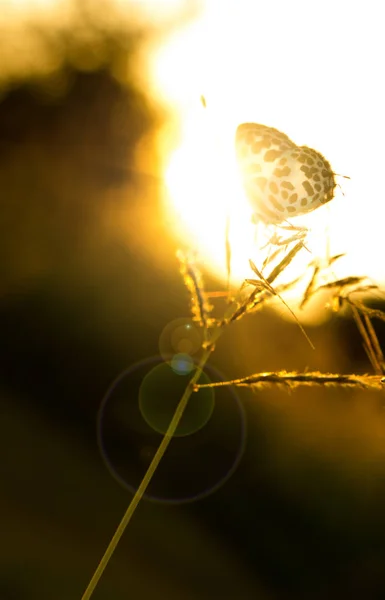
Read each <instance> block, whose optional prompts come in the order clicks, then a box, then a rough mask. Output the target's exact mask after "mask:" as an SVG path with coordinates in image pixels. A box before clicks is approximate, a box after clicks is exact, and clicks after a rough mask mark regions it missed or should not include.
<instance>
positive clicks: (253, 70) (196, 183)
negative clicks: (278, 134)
mask: <svg viewBox="0 0 385 600" xmlns="http://www.w3.org/2000/svg"><path fill="white" fill-rule="evenodd" d="M327 6H328V1H327V0H326V5H325V6H324V5H323V10H322V11H319V12H317V19H316V20H314V19H310V20H309V12H308V4H307V2H304V1H303V0H294V1H293V2H290V3H287V2H279V1H277V2H271V3H265V4H264V5H263V6H262V5H261V4H260V3H258V2H248V1H246V0H239V1H238V2H237V3H227V2H221V3H216V2H210V1H207V2H205V3H204V9H203V11H202V13H201V15H200V17H199V18H198V19H197V20H196V21H195V22H194V23H192V24H191V25H189V26H188V27H185V28H184V29H183V31H180V32H178V34H177V35H174V36H173V37H172V38H171V39H170V40H169V41H168V42H167V44H165V45H164V46H163V47H162V48H161V49H160V50H159V52H158V54H157V55H156V56H155V58H154V61H153V65H152V73H153V78H154V87H155V88H156V89H157V90H158V91H159V92H160V96H161V98H163V99H165V100H166V102H167V103H168V105H169V106H170V107H171V108H172V110H173V114H174V115H175V119H176V121H177V122H178V123H179V124H180V126H181V138H180V140H179V143H178V144H177V143H175V146H176V148H174V151H173V152H172V153H171V156H170V160H169V162H168V165H167V167H166V169H165V178H166V183H167V187H168V190H169V202H168V205H167V210H168V212H169V216H170V222H171V223H172V225H173V227H174V233H175V236H176V238H178V239H179V241H180V242H181V243H184V244H185V245H189V246H190V247H192V248H194V249H196V250H197V251H198V254H199V255H200V257H201V258H203V262H204V264H205V266H206V268H208V269H209V270H211V272H212V273H214V274H216V275H217V276H218V278H219V279H220V280H221V281H222V283H223V282H224V281H225V277H226V267H225V228H226V218H227V216H228V215H229V216H230V241H231V248H232V271H233V280H234V283H239V282H240V281H242V280H243V279H244V277H249V276H250V271H249V268H248V259H249V258H252V259H253V260H254V262H255V263H256V264H257V265H260V264H261V263H260V262H259V257H261V254H260V252H259V251H258V247H259V246H260V243H257V244H255V235H256V231H255V227H254V226H253V225H252V224H251V222H250V216H251V209H250V206H249V205H248V202H247V199H246V198H245V195H244V193H243V191H242V189H241V186H240V182H239V178H238V173H237V169H236V163H235V154H234V135H235V130H236V127H237V125H239V124H240V123H242V122H247V121H251V122H257V123H263V124H266V125H268V126H271V127H275V128H277V129H279V130H280V131H282V132H284V133H286V134H287V135H288V136H289V137H290V138H291V139H292V140H293V141H294V142H295V143H296V144H298V145H307V146H309V147H311V148H314V149H315V150H317V151H319V152H320V153H321V154H323V155H324V156H325V158H326V159H327V160H328V161H329V162H330V163H331V165H332V168H333V169H334V170H335V171H336V172H337V173H341V174H344V175H348V176H350V177H351V181H347V180H345V179H338V178H337V181H338V182H339V183H340V186H341V187H340V188H339V187H337V189H336V197H335V198H334V199H333V200H332V201H331V202H330V203H329V204H328V205H326V206H324V207H321V208H319V209H317V210H316V211H314V212H313V213H310V214H309V215H306V216H303V217H298V218H295V219H291V220H290V221H291V223H292V224H293V225H296V226H298V225H303V226H306V227H308V228H309V229H311V233H310V234H309V236H308V238H307V247H308V248H309V250H310V252H311V254H308V253H306V252H302V253H301V258H300V257H298V260H297V261H296V264H293V266H290V267H289V268H288V269H287V270H286V271H285V279H286V278H291V277H294V276H295V275H298V273H299V272H301V271H303V270H304V267H305V265H306V264H307V263H308V262H309V261H310V260H311V259H312V258H315V257H317V256H318V257H325V256H326V253H327V252H330V253H331V254H332V255H333V254H340V253H344V252H346V253H347V257H346V258H344V259H342V260H341V261H338V262H337V263H336V264H335V268H334V271H335V274H336V276H338V277H344V276H348V275H362V274H367V275H369V276H370V277H372V278H373V279H375V280H377V281H381V280H382V281H383V280H384V273H383V266H382V264H381V262H382V261H381V258H379V253H378V250H377V247H376V242H375V241H374V240H375V239H376V238H378V236H379V237H380V239H381V238H382V233H381V225H380V222H381V221H382V220H381V219H377V218H374V219H373V216H375V215H376V213H377V212H378V206H379V204H378V203H379V202H381V203H382V205H384V203H385V199H384V198H381V199H380V198H379V197H378V189H379V187H378V181H376V177H377V174H378V173H381V172H382V170H383V169H382V167H381V165H380V163H381V162H382V159H381V156H382V143H381V141H380V140H382V139H385V126H384V121H383V119H382V116H379V115H382V109H381V102H382V101H383V100H384V97H383V96H384V95H383V92H381V89H380V86H379V82H377V78H375V77H374V78H373V79H372V80H371V81H372V84H371V85H373V87H374V88H375V89H377V88H378V89H377V95H374V96H373V95H372V94H371V100H370V102H371V105H370V107H368V106H367V101H368V100H367V98H366V100H365V86H361V85H358V81H359V78H361V80H362V81H363V82H365V80H366V79H367V68H368V65H370V69H371V71H373V69H375V68H378V72H380V71H381V68H382V67H381V65H380V59H379V57H380V56H381V54H380V53H379V49H378V48H377V46H379V45H381V46H382V48H383V51H385V43H384V41H383V38H382V34H381V30H380V27H379V25H377V24H376V23H377V21H375V20H373V19H372V17H373V15H372V16H371V17H370V19H369V15H367V14H366V13H365V14H363V13H362V11H360V10H358V8H357V7H353V6H352V5H351V3H348V2H341V3H340V4H338V5H336V4H335V3H333V4H332V3H330V10H329V9H328V8H327ZM331 14H332V15H333V17H332V19H331ZM347 14H348V15H349V23H350V25H349V27H348V28H347V27H346V15H347ZM366 19H369V20H370V23H371V26H370V28H369V29H368V31H369V30H370V32H371V33H370V40H369V38H368V39H367V42H368V44H369V45H365V44H363V45H362V44H361V45H360V46H359V48H358V46H357V44H356V42H355V40H356V35H358V32H360V36H362V35H364V33H365V32H364V22H365V20H366ZM352 22H353V23H354V30H355V31H356V34H355V35H354V36H353V35H352V33H351V32H352V29H351V24H352ZM325 32H328V34H327V39H326V37H325ZM380 34H381V35H380ZM364 37H365V36H364ZM337 38H338V45H337V46H336V44H335V43H334V42H333V40H335V39H337ZM381 40H382V41H381ZM369 42H370V43H369ZM372 46H375V47H376V48H377V50H376V52H375V53H374V52H372V50H373V48H372ZM341 48H344V51H343V56H342V53H341ZM371 48H372V49H371ZM365 53H366V55H365ZM342 58H343V60H342ZM376 61H377V63H378V64H377V67H375V64H374V63H375V62H376ZM346 70H347V71H348V72H351V73H354V77H350V78H349V77H347V76H345V75H344V73H345V71H346ZM349 70H350V71H349ZM201 94H203V95H204V96H205V98H206V100H207V109H205V108H203V106H202V104H201V102H200V96H201ZM380 97H382V101H381V102H380ZM365 107H366V108H365ZM376 111H377V113H376ZM369 112H370V114H369ZM375 114H377V119H376V117H375ZM368 121H374V122H373V127H372V128H371V129H370V127H369V128H368ZM379 129H381V133H379ZM369 146H370V152H369V151H368V147H369ZM168 150H169V147H168V148H167V151H168ZM382 195H383V194H382ZM257 233H258V235H259V236H261V230H260V229H258V232H257ZM272 233H273V231H270V234H272ZM265 236H266V233H264V232H263V231H262V238H263V237H265ZM260 239H261V238H260V237H259V240H258V242H259V241H260ZM301 260H302V263H301ZM300 263H301V264H300Z"/></svg>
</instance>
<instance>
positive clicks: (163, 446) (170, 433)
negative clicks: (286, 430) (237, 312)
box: [82, 346, 213, 600]
mask: <svg viewBox="0 0 385 600" xmlns="http://www.w3.org/2000/svg"><path fill="white" fill-rule="evenodd" d="M212 348H213V347H212V346H210V347H209V348H207V349H206V350H205V351H204V353H203V355H202V357H201V360H200V361H199V364H198V366H197V368H196V371H195V373H194V375H193V376H192V378H191V380H190V382H189V384H188V385H187V387H186V389H185V391H184V394H183V396H182V398H181V399H180V402H179V404H178V406H177V408H176V410H175V413H174V415H173V417H172V419H171V422H170V425H169V426H168V429H167V431H166V433H165V435H164V437H163V439H162V441H161V443H160V445H159V447H158V450H157V451H156V453H155V455H154V458H153V459H152V461H151V464H150V466H149V467H148V469H147V471H146V473H145V475H144V477H143V479H142V481H141V483H140V485H139V487H138V489H137V490H136V492H135V495H134V497H133V498H132V500H131V502H130V504H129V505H128V508H127V510H126V512H125V514H124V515H123V518H122V520H121V521H120V523H119V525H118V527H117V529H116V531H115V533H114V535H113V536H112V539H111V541H110V543H109V544H108V546H107V549H106V551H105V553H104V555H103V556H102V558H101V560H100V562H99V564H98V566H97V568H96V570H95V573H94V574H93V576H92V578H91V580H90V582H89V584H88V586H87V588H86V590H85V592H84V594H83V596H82V600H89V599H90V598H91V596H92V594H93V592H94V590H95V588H96V586H97V584H98V582H99V580H100V578H101V576H102V574H103V572H104V570H105V568H106V566H107V565H108V563H109V561H110V559H111V557H112V555H113V553H114V551H115V549H116V547H117V545H118V543H119V540H120V538H121V537H122V535H123V533H124V531H125V529H126V527H127V525H128V524H129V522H130V520H131V518H132V516H133V514H134V512H135V510H136V507H137V506H138V504H139V502H140V501H141V499H142V498H143V495H144V493H145V492H146V489H147V487H148V485H149V484H150V482H151V479H152V477H153V475H154V473H155V471H156V469H157V468H158V466H159V463H160V461H161V460H162V458H163V456H164V454H165V452H166V450H167V448H168V446H169V444H170V442H171V440H172V438H173V437H174V434H175V431H176V429H177V427H178V425H179V422H180V420H181V418H182V416H183V413H184V411H185V408H186V406H187V403H188V401H189V399H190V396H191V394H192V392H193V391H194V386H195V385H196V383H197V381H198V380H199V377H200V376H201V374H202V372H203V369H204V367H205V365H206V363H207V361H208V359H209V357H210V354H211V352H212Z"/></svg>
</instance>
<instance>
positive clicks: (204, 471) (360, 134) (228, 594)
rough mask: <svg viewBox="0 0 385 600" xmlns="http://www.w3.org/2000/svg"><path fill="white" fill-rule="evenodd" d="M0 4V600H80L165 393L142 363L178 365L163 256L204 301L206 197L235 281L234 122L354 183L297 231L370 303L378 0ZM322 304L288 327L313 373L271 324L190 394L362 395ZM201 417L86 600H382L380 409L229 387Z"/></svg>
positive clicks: (377, 250) (226, 341) (380, 404)
mask: <svg viewBox="0 0 385 600" xmlns="http://www.w3.org/2000/svg"><path fill="white" fill-rule="evenodd" d="M342 5H344V10H342ZM0 6H1V11H0V64H1V69H0V207H1V213H0V247H1V267H0V268H1V295H0V319H1V334H2V335H1V340H2V343H1V353H2V356H1V362H0V397H1V418H0V428H1V435H0V440H1V463H0V464H1V470H2V486H1V494H0V506H1V515H2V520H1V528H0V531H1V545H0V552H1V561H0V600H27V599H33V598H39V600H69V599H71V600H72V599H74V600H76V599H80V598H81V596H82V593H83V592H84V590H85V588H86V585H87V583H88V581H89V579H90V577H91V575H92V573H93V571H94V570H95V568H96V566H97V563H98V561H99V560H100V558H101V556H102V554H103V552H104V550H105V548H106V546H107V544H108V542H109V540H110V538H111V536H112V534H113V532H114V530H115V528H116V526H117V525H118V523H119V521H120V519H121V517H122V515H123V513H124V511H125V509H126V507H127V505H128V503H129V501H130V499H131V497H132V491H133V490H134V489H135V488H136V487H137V485H138V483H139V481H140V478H141V477H142V475H143V474H144V472H145V470H146V467H147V466H148V464H149V462H150V460H151V457H152V456H153V454H154V451H155V450H156V448H157V446H158V445H159V442H160V439H161V433H159V431H156V427H155V429H154V427H152V426H151V423H152V421H151V416H152V415H151V414H150V413H151V411H153V415H155V417H156V409H155V404H154V403H155V401H156V399H157V398H156V390H159V398H160V399H161V400H163V399H164V400H166V399H167V398H169V397H170V396H172V394H173V386H174V384H175V381H176V379H178V376H175V377H176V379H175V380H173V382H172V383H171V384H169V383H167V384H166V383H165V382H164V380H163V379H161V377H160V374H159V369H158V367H159V366H160V365H161V364H162V357H163V356H165V355H167V354H169V353H170V352H171V351H172V352H173V351H177V350H181V351H186V348H188V349H189V350H190V351H191V353H193V352H194V351H195V350H196V349H197V345H198V346H199V335H200V332H199V330H197V329H195V327H194V325H193V324H192V323H191V321H190V320H189V317H190V312H189V296H188V293H187V291H186V290H185V288H184V285H183V280H182V278H181V276H180V274H179V267H178V262H177V259H176V251H177V250H178V248H179V247H180V246H181V245H182V246H183V247H184V248H187V249H193V250H197V251H198V254H199V257H200V260H201V262H202V264H203V267H204V275H205V282H206V285H207V288H208V289H209V290H212V291H216V290H224V289H225V280H224V278H223V274H224V273H225V244H224V223H225V220H226V216H227V213H226V211H225V210H223V206H226V207H227V208H228V207H229V206H230V204H229V202H230V200H229V199H228V198H225V194H226V190H231V192H232V193H233V196H231V197H232V198H234V202H235V204H234V205H231V206H233V210H234V206H236V207H238V209H239V210H238V211H235V212H237V214H241V216H242V219H243V221H240V222H239V223H237V221H236V218H237V214H236V215H235V217H234V219H235V221H236V225H235V226H234V229H233V232H234V237H233V238H232V239H231V243H232V249H233V255H234V260H235V261H236V263H235V264H234V268H235V269H236V270H235V272H234V277H235V279H239V280H241V279H242V277H244V276H245V275H246V276H250V273H249V272H248V270H247V269H248V266H247V259H248V258H250V257H251V256H250V254H247V252H249V251H250V246H248V245H247V244H246V250H244V249H243V250H242V252H243V254H242V252H239V253H238V248H240V247H242V248H243V246H242V240H243V238H245V237H247V236H249V237H250V238H252V236H253V231H252V228H251V227H250V226H249V214H248V213H247V210H246V209H243V208H242V209H241V208H240V207H241V205H242V202H243V200H240V196H237V193H239V190H238V191H237V190H236V187H234V186H236V183H234V181H235V180H234V179H233V178H232V166H231V164H232V163H231V151H232V145H231V144H232V140H233V134H234V131H235V127H236V126H237V124H239V123H240V122H242V121H247V120H252V121H256V122H264V123H266V124H268V125H271V126H274V127H277V128H279V129H282V130H284V131H286V132H287V133H288V134H289V135H290V136H294V137H295V136H298V143H301V144H302V143H304V144H305V143H307V144H309V145H310V146H315V147H316V148H317V149H319V150H320V151H321V152H324V153H325V155H326V156H327V158H330V160H331V161H332V164H333V165H334V164H335V165H336V167H335V168H336V170H337V169H338V172H341V173H343V174H346V175H349V176H351V177H352V182H351V184H350V183H349V186H350V187H349V186H348V185H347V184H346V186H347V187H344V186H345V184H343V183H341V188H342V192H343V193H340V194H339V198H337V199H336V208H335V209H334V207H331V208H330V211H329V209H328V210H325V211H324V212H322V213H321V214H322V215H323V216H322V217H321V216H319V217H317V218H315V217H314V216H313V215H312V216H311V217H309V218H312V219H313V221H311V225H314V227H315V229H316V230H317V226H318V233H319V231H325V228H326V227H327V228H328V231H329V232H331V233H330V235H331V238H330V243H331V245H332V250H333V251H341V250H342V251H347V253H348V256H347V259H346V261H345V263H343V268H342V271H341V273H342V274H343V275H346V274H351V275H365V274H368V275H370V276H371V277H372V278H377V281H378V282H379V283H381V279H382V277H383V262H382V246H381V244H380V241H381V240H380V238H379V234H380V232H378V235H377V233H376V227H379V225H380V223H381V219H379V218H378V215H379V214H380V213H379V212H378V206H379V205H380V204H379V203H380V202H382V195H381V194H382V193H381V191H379V190H381V188H380V187H379V186H378V181H377V179H376V177H377V175H378V177H380V175H381V171H380V170H379V168H378V167H379V166H380V165H379V161H380V160H382V154H381V152H382V148H381V132H382V131H383V129H384V120H383V117H382V116H381V114H380V111H379V108H380V107H381V106H382V101H383V96H381V94H383V91H382V92H381V90H380V77H379V75H378V71H377V68H378V65H379V61H380V59H381V56H382V53H381V43H383V42H381V41H380V38H379V37H376V32H377V28H378V23H379V20H378V15H377V16H376V14H375V13H376V8H375V2H366V3H365V6H364V4H363V3H359V2H354V3H351V2H350V3H343V2H341V3H340V4H339V5H338V8H337V7H334V6H333V7H332V8H331V6H330V7H328V3H325V4H323V6H322V7H319V8H317V11H316V10H315V9H314V10H313V9H310V8H309V5H308V4H306V6H305V4H304V3H303V2H294V3H290V4H288V3H285V2H281V3H279V2H272V3H269V5H268V6H267V4H266V3H263V2H255V3H254V2H246V1H244V0H243V1H240V2H239V3H237V9H236V10H235V9H234V6H233V3H226V2H223V3H221V2H215V1H214V0H212V1H207V2H204V1H203V0H202V1H196V2H195V1H194V0H185V1H183V0H180V1H178V0H173V1H171V0H169V1H166V0H159V1H157V2H156V1H155V0H152V1H151V0H140V1H139V0H136V1H134V0H132V1H129V0H127V1H126V2H123V0H119V1H118V0H103V1H102V0H98V1H97V2H89V1H86V0H82V1H80V0H77V1H76V2H75V1H73V2H72V1H70V0H68V1H66V0H56V1H54V0H51V1H48V0H44V1H43V0H39V1H37V0H36V1H34V2H33V1H32V0H31V1H29V2H28V1H27V0H18V1H16V0H13V1H8V2H7V1H5V2H4V0H3V1H2V2H1V3H0ZM330 30H332V33H331V32H330ZM240 40H243V42H242V43H241V41H240ZM336 40H337V41H336ZM329 41H330V43H329ZM247 42H248V43H249V44H250V46H248V45H247ZM311 43H312V44H313V45H311ZM178 44H179V45H178ZM326 44H327V47H326ZM349 44H350V45H351V46H349ZM350 47H351V48H353V49H355V50H354V52H355V53H354V52H353V50H352V54H351V55H349V48H350ZM357 57H359V58H360V60H358V59H357ZM285 58H289V59H290V60H289V61H288V63H287V64H285V62H284V59H285ZM237 74H238V75H237ZM241 74H242V76H241ZM281 76H282V78H283V83H282V82H280V81H278V82H277V77H278V78H279V77H281ZM242 77H243V78H242ZM250 82H251V83H250ZM331 86H334V91H333V90H331ZM282 87H283V88H284V89H283V91H282V94H280V92H279V90H280V89H282ZM261 90H262V92H261ZM357 90H359V91H360V93H356V91H357ZM202 94H203V95H205V98H206V100H207V107H206V109H205V108H204V107H203V106H202V102H201V101H200V96H201V95H202ZM314 103H315V104H314ZM317 103H318V104H317ZM357 107H360V108H359V110H358V108H357ZM315 114H316V118H315V116H314V115H315ZM353 115H354V120H353ZM353 127H355V129H354V131H353ZM223 140H224V141H223ZM296 141H297V138H296ZM221 149H223V151H224V154H223V155H220V150H221ZM348 150H349V152H348ZM218 157H219V158H218ZM227 174H229V179H227V178H226V176H227ZM340 191H341V190H340ZM333 202H334V201H333ZM363 205H364V206H365V210H363V208H362V207H363ZM231 206H230V209H231ZM242 206H243V205H242ZM221 207H222V208H221ZM325 209H326V207H325ZM320 210H322V211H323V209H320ZM334 210H335V213H333V211H334ZM374 211H377V212H374ZM316 212H317V213H318V211H316ZM231 214H232V213H231ZM314 214H315V213H314ZM373 216H377V218H373ZM347 224H348V226H347ZM377 224H378V225H377ZM237 227H238V229H237ZM246 231H247V235H246V233H245V232H246ZM333 232H335V233H334V234H333ZM237 235H238V237H236V236H237ZM248 243H249V242H248ZM312 244H313V245H312ZM324 246H325V237H322V235H321V237H318V238H317V237H314V238H312V241H311V242H310V249H311V250H312V251H314V252H318V251H322V249H324ZM238 254H239V255H238ZM352 256H353V259H352V258H351V257H352ZM349 257H350V258H349ZM253 259H254V260H255V262H257V263H258V256H257V257H255V256H253ZM307 260H308V258H307ZM258 264H259V263H258ZM300 268H302V267H300ZM336 268H337V267H336ZM237 269H238V270H237ZM242 269H245V272H243V270H242ZM327 301H328V298H327V297H326V296H323V297H322V301H320V302H318V304H317V302H314V303H310V304H311V307H310V308H309V312H308V316H307V320H306V323H307V325H306V328H307V329H306V330H307V332H308V334H309V335H310V337H311V339H312V341H313V343H314V345H315V350H314V351H311V350H310V348H309V346H308V344H307V342H306V340H305V338H304V337H303V335H302V334H301V331H300V330H299V328H298V326H297V325H296V324H295V323H293V321H292V320H287V314H286V311H285V309H284V307H283V306H282V305H279V306H278V307H277V309H276V310H272V309H270V310H267V309H266V310H264V311H263V312H261V313H258V314H256V315H254V316H249V317H245V318H244V319H243V320H242V321H240V322H239V323H235V324H233V325H232V326H231V327H230V328H229V329H228V330H226V331H225V333H224V335H223V337H222V338H221V339H220V341H219V343H218V345H217V348H216V351H215V353H214V354H213V356H212V359H211V360H210V363H209V366H208V368H207V372H206V375H207V377H209V378H210V379H212V380H215V379H227V378H233V377H242V376H245V375H248V374H250V373H252V372H255V371H270V370H281V369H286V370H292V369H297V370H299V371H304V370H305V369H309V370H312V369H314V370H320V371H332V372H346V373H350V372H356V373H365V372H371V369H372V368H371V365H370V363H369V360H368V358H367V356H366V354H365V352H364V350H363V347H362V339H361V338H360V335H359V333H358V331H357V328H356V326H355V324H354V322H353V320H352V319H351V317H350V315H349V314H346V315H344V316H339V315H336V314H335V313H333V312H331V310H330V309H327V308H325V304H327ZM221 302H222V301H221V300H220V299H219V300H216V301H215V303H216V304H215V306H216V310H217V311H218V313H217V314H221V311H223V310H224V308H225V305H224V303H223V302H222V304H221ZM376 306H377V307H378V308H381V307H382V308H384V305H383V304H382V303H381V301H380V300H377V301H376ZM321 313H322V316H320V315H321ZM299 316H301V315H299ZM376 330H377V333H378V336H379V339H380V341H381V340H382V341H383V340H384V335H385V331H384V327H381V323H380V324H377V323H376ZM197 339H198V342H197ZM186 344H187V346H186ZM157 369H158V370H157ZM144 380H146V382H147V384H148V385H147V387H146V388H145V389H144V387H143V381H144ZM181 381H183V377H182V378H180V379H178V382H179V383H178V385H180V382H181ZM150 384H151V385H150ZM170 385H171V387H170ZM178 385H177V384H175V386H174V387H175V388H177V391H178V392H180V388H179V387H178ZM151 386H152V390H154V389H155V393H154V392H152V394H153V396H146V394H147V393H150V392H148V389H149V388H151ZM167 386H169V387H167ZM182 387H183V386H182ZM154 394H155V395H154ZM159 398H158V400H159ZM146 400H148V402H147V404H146ZM140 402H141V403H140ZM204 406H205V407H206V408H205V410H204V411H203V413H204V414H203V415H201V417H200V419H201V420H200V422H199V423H198V425H197V426H196V427H195V428H194V427H193V426H191V429H190V430H189V431H188V432H187V433H188V434H185V435H184V436H182V437H178V438H176V439H175V440H173V442H172V444H171V447H170V449H169V452H168V454H167V455H166V457H165V459H164V462H163V463H162V465H161V467H160V469H159V471H158V473H157V474H156V476H155V478H154V481H153V483H152V484H151V486H150V488H149V491H148V496H149V497H148V498H147V499H146V500H144V501H143V502H142V503H141V504H140V506H139V508H138V509H137V512H136V514H135V516H134V518H133V520H132V522H131V524H130V525H129V527H128V529H127V531H126V533H125V535H124V537H123V538H122V540H121V542H120V544H119V546H118V549H117V551H116V553H115V555H114V557H113V560H112V561H111V563H110V564H109V566H108V568H107V569H106V571H105V574H104V576H103V578H102V580H101V582H100V586H99V587H98V588H97V589H96V591H95V593H94V597H95V599H99V600H102V599H111V600H112V599H113V600H115V599H116V600H120V599H123V598H128V597H141V598H149V599H150V598H159V599H166V598H167V599H174V598H175V599H181V598H183V599H186V600H198V599H201V598H202V599H207V600H208V599H212V598H234V599H245V600H248V599H254V598H260V599H262V600H264V599H269V600H270V599H273V598H274V599H278V600H280V599H286V598H296V599H298V598H304V599H313V598H314V599H324V598H332V599H334V598H335V599H337V598H349V599H350V598H362V597H365V598H373V599H376V598H379V599H380V598H384V597H385V575H384V573H385V516H384V511H383V506H384V501H385V439H384V433H385V415H384V398H383V394H381V393H374V392H371V393H370V392H362V391H361V392H356V391H347V390H342V391H336V390H327V391H324V390H317V389H311V390H306V389H305V390H303V389H302V390H296V391H294V392H292V393H290V394H289V393H287V392H286V391H272V390H270V391H264V392H258V393H252V392H249V391H248V390H244V389H241V390H238V391H237V392H235V390H232V389H230V390H224V391H221V392H216V393H215V395H213V396H210V397H208V398H206V399H205V400H204ZM207 406H208V407H209V409H207ZM146 411H147V412H146ZM148 411H149V412H148ZM205 411H206V412H205ZM148 417H149V418H148ZM155 420H156V419H155Z"/></svg>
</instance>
